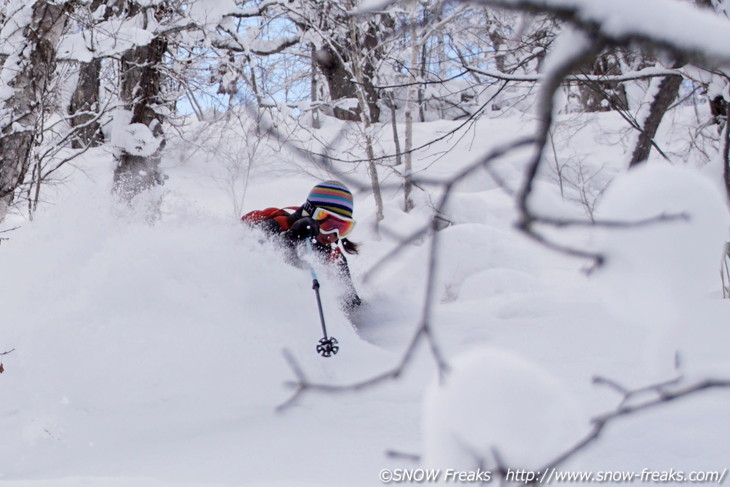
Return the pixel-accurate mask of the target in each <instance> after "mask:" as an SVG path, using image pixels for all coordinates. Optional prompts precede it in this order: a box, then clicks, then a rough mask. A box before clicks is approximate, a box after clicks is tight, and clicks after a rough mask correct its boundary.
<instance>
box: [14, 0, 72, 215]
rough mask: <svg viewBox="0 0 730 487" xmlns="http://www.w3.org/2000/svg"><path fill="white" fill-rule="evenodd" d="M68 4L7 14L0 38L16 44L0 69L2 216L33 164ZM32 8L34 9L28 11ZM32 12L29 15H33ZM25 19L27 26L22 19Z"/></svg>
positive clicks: (39, 4)
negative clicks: (2, 93) (0, 96)
mask: <svg viewBox="0 0 730 487" xmlns="http://www.w3.org/2000/svg"><path fill="white" fill-rule="evenodd" d="M67 8H68V4H67V3H65V2H59V3H52V2H47V1H38V2H36V3H34V4H30V5H27V6H26V7H24V8H23V9H21V10H20V11H19V12H18V13H17V19H6V20H5V26H6V28H7V27H8V26H11V25H12V27H11V28H10V30H11V31H10V32H7V33H6V32H5V29H3V32H2V34H3V35H2V37H1V38H0V42H2V43H3V44H4V45H5V46H7V47H9V48H10V49H12V54H10V55H9V56H7V58H6V59H5V62H4V64H3V66H2V71H1V72H0V80H1V81H0V87H2V88H3V89H4V90H8V89H12V91H10V94H9V95H5V96H3V99H1V100H0V107H1V108H0V113H2V115H1V116H0V221H2V220H4V219H5V217H6V216H7V213H8V210H9V209H10V206H11V205H12V204H13V200H14V198H15V193H16V190H17V189H18V187H19V186H20V185H22V184H23V181H24V179H25V177H26V174H27V173H28V169H29V168H30V167H31V165H32V162H33V161H32V153H33V146H34V144H35V142H36V140H37V138H38V137H39V135H40V134H41V133H42V130H43V127H42V126H41V124H42V122H41V120H42V118H43V117H42V115H43V110H44V103H43V102H44V99H45V98H46V95H47V93H48V91H49V89H50V85H51V84H52V82H53V77H54V73H55V70H56V49H57V47H58V42H59V40H60V38H61V34H62V33H63V29H64V27H65V25H66V22H67V19H68V15H67V13H68V12H67ZM28 10H30V12H28ZM28 14H30V15H28ZM24 18H26V19H27V20H26V21H25V25H23V23H22V21H23V19H24Z"/></svg>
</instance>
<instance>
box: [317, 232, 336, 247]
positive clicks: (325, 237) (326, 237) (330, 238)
mask: <svg viewBox="0 0 730 487" xmlns="http://www.w3.org/2000/svg"><path fill="white" fill-rule="evenodd" d="M317 242H319V243H320V244H322V245H332V244H333V243H335V242H337V234H336V233H320V234H319V235H317Z"/></svg>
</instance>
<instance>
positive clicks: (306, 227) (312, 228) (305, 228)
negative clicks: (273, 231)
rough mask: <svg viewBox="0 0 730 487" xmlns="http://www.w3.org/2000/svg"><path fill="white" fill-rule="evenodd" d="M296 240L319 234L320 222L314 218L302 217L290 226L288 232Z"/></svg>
mask: <svg viewBox="0 0 730 487" xmlns="http://www.w3.org/2000/svg"><path fill="white" fill-rule="evenodd" d="M287 233H288V234H289V235H290V236H291V237H292V238H294V239H296V240H304V239H305V238H312V237H316V236H317V235H319V223H317V221H316V220H314V219H312V218H300V219H299V220H297V221H296V222H294V224H293V225H292V226H291V228H289V230H288V232H287Z"/></svg>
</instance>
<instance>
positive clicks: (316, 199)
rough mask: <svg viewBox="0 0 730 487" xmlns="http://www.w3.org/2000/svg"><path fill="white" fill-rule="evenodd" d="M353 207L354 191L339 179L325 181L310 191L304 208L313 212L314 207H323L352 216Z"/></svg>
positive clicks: (339, 213)
mask: <svg viewBox="0 0 730 487" xmlns="http://www.w3.org/2000/svg"><path fill="white" fill-rule="evenodd" d="M310 205H311V207H310ZM353 207H354V203H353V201H352V193H351V192H350V190H349V189H347V186H345V185H344V184H342V183H341V182H339V181H324V182H322V183H319V184H318V185H317V186H315V187H314V188H312V190H311V191H310V192H309V196H307V203H305V207H304V209H305V210H308V211H309V212H310V213H313V211H314V208H322V209H324V210H327V211H331V212H332V213H336V214H338V215H342V216H344V217H345V218H352V211H353Z"/></svg>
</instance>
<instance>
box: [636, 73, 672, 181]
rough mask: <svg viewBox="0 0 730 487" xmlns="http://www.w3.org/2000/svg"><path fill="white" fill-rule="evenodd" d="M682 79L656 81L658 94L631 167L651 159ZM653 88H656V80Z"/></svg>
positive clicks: (668, 77)
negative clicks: (653, 147) (654, 144)
mask: <svg viewBox="0 0 730 487" xmlns="http://www.w3.org/2000/svg"><path fill="white" fill-rule="evenodd" d="M681 66H682V64H681V63H675V64H674V65H673V66H672V69H677V68H679V67H681ZM682 79H683V78H682V77H681V76H665V77H663V78H661V79H659V80H658V81H656V82H657V86H656V93H655V94H654V98H653V99H652V100H651V103H650V105H649V112H648V114H647V116H646V119H645V120H644V122H643V127H642V130H641V132H640V133H639V137H638V140H637V142H636V146H635V147H634V152H633V154H632V155H631V160H630V161H629V167H633V166H636V165H637V164H641V163H642V162H644V161H646V160H647V159H648V158H649V153H650V152H651V146H652V145H653V143H654V137H655V136H656V133H657V130H659V124H660V123H661V121H662V118H664V114H665V113H667V110H669V107H670V106H671V105H672V103H673V102H674V100H675V99H676V98H677V93H678V92H679V87H680V85H681V84H682ZM651 86H654V80H653V81H652V85H651ZM650 89H651V88H650Z"/></svg>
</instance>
